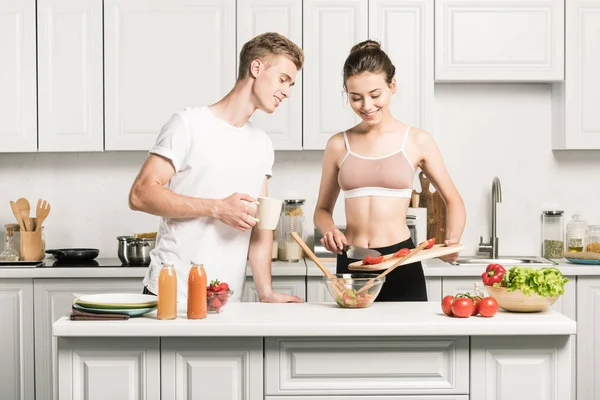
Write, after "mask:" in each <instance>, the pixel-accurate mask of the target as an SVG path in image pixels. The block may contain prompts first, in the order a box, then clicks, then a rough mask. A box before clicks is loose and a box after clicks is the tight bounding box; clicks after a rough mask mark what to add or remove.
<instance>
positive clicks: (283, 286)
mask: <svg viewBox="0 0 600 400" xmlns="http://www.w3.org/2000/svg"><path fill="white" fill-rule="evenodd" d="M271 279H272V281H271V286H272V287H273V290H274V291H275V292H279V293H285V294H289V295H291V296H298V297H300V298H301V299H303V300H306V282H305V277H304V276H274V277H272V278H271ZM242 301H243V302H258V301H260V300H259V298H258V294H257V293H256V286H255V285H254V278H253V277H252V276H249V277H246V285H245V288H244V294H243V296H242Z"/></svg>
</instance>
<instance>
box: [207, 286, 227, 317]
mask: <svg viewBox="0 0 600 400" xmlns="http://www.w3.org/2000/svg"><path fill="white" fill-rule="evenodd" d="M232 294H233V290H231V289H229V285H228V284H227V283H225V282H219V280H218V279H217V280H214V281H211V282H210V285H208V286H207V287H206V304H207V311H208V313H209V314H218V313H220V312H221V310H222V309H223V307H225V304H227V301H228V300H229V297H231V295H232Z"/></svg>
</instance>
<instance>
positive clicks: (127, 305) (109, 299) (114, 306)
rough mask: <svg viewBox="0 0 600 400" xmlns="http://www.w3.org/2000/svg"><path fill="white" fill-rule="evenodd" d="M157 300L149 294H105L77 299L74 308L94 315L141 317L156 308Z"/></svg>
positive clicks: (88, 295) (89, 295)
mask: <svg viewBox="0 0 600 400" xmlns="http://www.w3.org/2000/svg"><path fill="white" fill-rule="evenodd" d="M156 303H157V298H156V296H152V295H149V294H136V293H105V294H87V295H83V296H79V297H77V298H76V299H75V300H74V301H73V307H74V308H76V309H78V310H81V311H85V312H90V313H94V314H126V315H129V316H130V317H139V316H140V315H144V314H146V313H148V312H150V311H152V310H154V309H155V308H156Z"/></svg>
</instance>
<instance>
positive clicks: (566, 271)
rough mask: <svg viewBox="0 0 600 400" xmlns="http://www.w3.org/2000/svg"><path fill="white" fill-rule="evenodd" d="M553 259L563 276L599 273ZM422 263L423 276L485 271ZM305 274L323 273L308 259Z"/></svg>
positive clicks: (598, 268) (436, 262)
mask: <svg viewBox="0 0 600 400" xmlns="http://www.w3.org/2000/svg"><path fill="white" fill-rule="evenodd" d="M553 261H555V262H558V265H555V267H556V268H558V269H559V270H560V272H561V273H562V274H563V275H565V276H578V275H579V276H581V275H600V265H577V264H571V263H570V262H568V261H567V260H565V259H564V258H563V259H556V260H553ZM422 264H423V273H424V274H425V276H478V275H481V274H482V273H483V271H485V266H482V265H452V264H449V263H447V262H444V261H442V260H440V259H434V260H426V261H423V262H422ZM323 265H324V266H325V267H326V268H327V269H328V270H329V271H330V272H331V273H335V261H328V262H324V263H323ZM504 267H505V268H506V269H508V268H510V267H512V265H504ZM531 267H533V268H535V267H536V266H535V265H531ZM543 267H547V265H544V266H540V268H543ZM381 272H383V271H381ZM306 274H307V276H322V275H323V273H322V272H321V270H320V269H319V268H318V267H317V266H316V265H315V263H314V262H313V261H312V260H309V259H307V260H306Z"/></svg>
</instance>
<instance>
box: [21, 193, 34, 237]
mask: <svg viewBox="0 0 600 400" xmlns="http://www.w3.org/2000/svg"><path fill="white" fill-rule="evenodd" d="M17 206H19V210H20V211H21V218H23V223H24V224H25V230H26V231H28V232H33V231H34V230H35V225H34V223H33V219H32V218H31V217H30V216H29V214H30V212H31V207H30V206H29V201H28V200H27V199H26V198H24V197H21V198H20V199H18V200H17Z"/></svg>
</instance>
